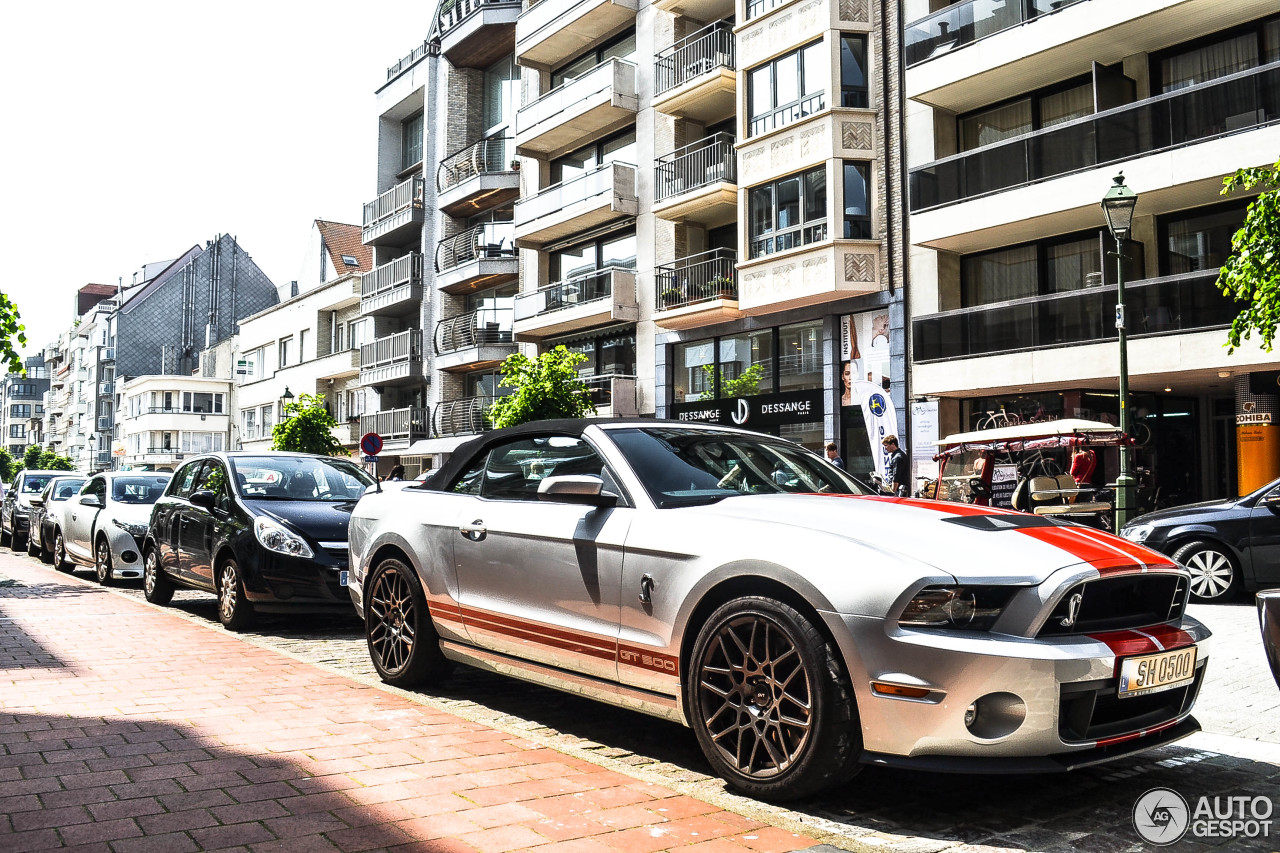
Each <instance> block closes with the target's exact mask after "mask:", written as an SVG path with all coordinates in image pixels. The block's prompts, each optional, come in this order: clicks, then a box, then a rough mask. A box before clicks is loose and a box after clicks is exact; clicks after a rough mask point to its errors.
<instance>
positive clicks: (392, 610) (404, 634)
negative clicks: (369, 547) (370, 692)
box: [365, 560, 452, 687]
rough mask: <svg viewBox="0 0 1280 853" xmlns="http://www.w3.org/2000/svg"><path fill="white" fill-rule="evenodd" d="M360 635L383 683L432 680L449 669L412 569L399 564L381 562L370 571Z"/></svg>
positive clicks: (388, 561)
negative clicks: (364, 639)
mask: <svg viewBox="0 0 1280 853" xmlns="http://www.w3.org/2000/svg"><path fill="white" fill-rule="evenodd" d="M365 636H366V639H367V640H368V643H369V656H370V657H371V658H372V659H373V666H374V669H376V670H377V671H378V675H379V676H380V677H381V678H382V680H383V681H385V682H387V683H388V684H393V685H395V686H397V687H408V686H411V685H414V684H422V683H424V682H431V681H437V680H439V679H441V678H443V677H444V676H446V675H448V674H449V672H450V670H451V669H452V664H450V662H449V661H447V660H446V659H445V658H444V655H443V654H441V652H440V641H439V637H438V636H437V635H436V632H435V628H434V627H433V626H432V624H431V616H430V614H429V613H428V611H427V600H426V597H425V596H424V595H423V594H422V587H421V586H419V584H418V580H417V578H416V576H415V575H414V572H413V569H411V568H410V567H409V566H407V565H405V564H404V563H402V562H400V561H399V560H384V561H383V562H381V563H379V564H378V567H377V568H376V569H375V570H374V572H373V575H372V577H371V579H370V583H369V586H368V594H367V597H366V598H365Z"/></svg>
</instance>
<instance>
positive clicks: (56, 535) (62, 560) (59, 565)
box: [53, 530, 76, 572]
mask: <svg viewBox="0 0 1280 853" xmlns="http://www.w3.org/2000/svg"><path fill="white" fill-rule="evenodd" d="M53 567H54V568H55V569H57V570H58V571H60V572H74V571H75V570H76V567H75V566H74V565H72V564H71V563H70V562H69V561H68V560H67V543H66V542H65V541H63V539H62V531H61V530H55V531H53Z"/></svg>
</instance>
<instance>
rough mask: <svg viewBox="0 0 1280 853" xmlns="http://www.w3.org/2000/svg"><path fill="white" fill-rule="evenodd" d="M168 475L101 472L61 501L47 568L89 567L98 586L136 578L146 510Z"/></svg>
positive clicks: (147, 520)
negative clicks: (65, 500)
mask: <svg viewBox="0 0 1280 853" xmlns="http://www.w3.org/2000/svg"><path fill="white" fill-rule="evenodd" d="M171 476H172V475H171V474H167V473H164V472H139V471H107V472H104V473H102V474H96V475H94V476H93V477H91V478H90V479H89V482H88V483H86V484H85V486H84V488H83V489H81V490H80V494H78V495H76V496H75V497H74V498H72V499H71V500H69V501H67V503H66V505H65V506H64V507H63V509H62V519H61V521H60V523H59V525H58V526H57V527H56V528H55V529H54V531H53V565H54V568H57V569H61V570H62V571H71V570H72V569H74V568H75V566H77V565H80V566H93V569H94V573H95V574H96V575H97V577H98V583H101V584H110V583H111V582H112V581H114V580H119V579H139V580H140V579H141V578H142V542H143V540H144V539H146V536H147V527H148V525H149V524H150V522H151V508H152V507H153V506H154V505H155V502H156V500H157V499H158V498H159V497H160V495H161V493H162V492H164V487H165V486H166V485H167V484H168V482H169V478H170V477H171Z"/></svg>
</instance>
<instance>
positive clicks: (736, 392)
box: [702, 363, 764, 399]
mask: <svg viewBox="0 0 1280 853" xmlns="http://www.w3.org/2000/svg"><path fill="white" fill-rule="evenodd" d="M702 372H703V374H704V375H705V377H706V382H707V387H708V388H714V387H715V385H714V384H713V383H714V382H715V379H716V375H717V374H718V375H719V376H720V396H721V397H722V398H726V399H727V398H732V397H750V396H751V395H752V394H759V393H760V380H761V379H763V378H764V365H763V364H759V363H757V364H753V365H751V366H750V367H748V368H747V369H746V370H744V371H742V373H740V374H739V375H738V378H737V379H729V378H727V377H726V376H725V375H724V371H723V370H720V369H719V368H718V367H716V366H715V365H714V364H704V365H702Z"/></svg>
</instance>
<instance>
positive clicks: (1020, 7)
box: [748, 0, 1080, 66]
mask: <svg viewBox="0 0 1280 853" xmlns="http://www.w3.org/2000/svg"><path fill="white" fill-rule="evenodd" d="M1079 2H1080V0H1004V2H1001V3H993V2H991V0H968V2H964V3H954V4H952V5H950V6H948V7H946V8H945V9H941V10H939V11H937V12H935V13H933V14H932V15H929V16H928V17H925V18H921V19H920V20H918V21H916V22H915V23H911V24H908V25H907V27H906V33H905V35H904V38H903V46H904V49H905V51H906V58H907V65H908V66H910V65H915V64H916V63H917V62H924V61H925V60H928V59H933V58H935V57H938V56H943V55H945V54H948V53H950V52H951V51H953V50H956V49H958V48H961V47H964V46H966V45H970V44H973V43H974V42H975V41H978V40H979V39H983V38H986V37H987V36H990V35H995V34H996V33H999V32H1003V31H1004V30H1008V29H1011V28H1013V27H1016V26H1019V25H1021V24H1023V23H1025V22H1027V21H1029V20H1031V19H1033V18H1037V17H1039V16H1041V15H1047V14H1049V13H1050V12H1056V11H1058V10H1059V9H1065V8H1066V7H1067V6H1072V5H1074V4H1076V3H1079ZM748 8H750V6H748ZM748 17H750V14H748Z"/></svg>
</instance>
